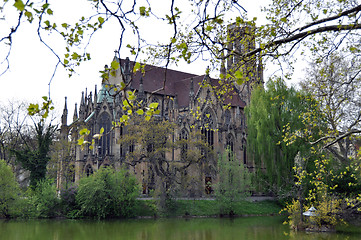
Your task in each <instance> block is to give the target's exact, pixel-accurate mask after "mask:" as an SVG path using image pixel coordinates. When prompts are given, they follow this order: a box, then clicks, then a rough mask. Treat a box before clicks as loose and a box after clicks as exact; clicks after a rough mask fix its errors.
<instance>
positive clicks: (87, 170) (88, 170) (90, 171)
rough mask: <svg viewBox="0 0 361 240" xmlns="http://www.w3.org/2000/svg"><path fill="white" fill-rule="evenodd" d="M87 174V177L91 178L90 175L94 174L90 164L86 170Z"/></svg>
mask: <svg viewBox="0 0 361 240" xmlns="http://www.w3.org/2000/svg"><path fill="white" fill-rule="evenodd" d="M85 173H86V176H87V177H89V176H90V175H92V174H93V168H92V166H90V164H88V165H87V166H86V168H85Z"/></svg>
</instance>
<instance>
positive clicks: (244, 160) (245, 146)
mask: <svg viewBox="0 0 361 240" xmlns="http://www.w3.org/2000/svg"><path fill="white" fill-rule="evenodd" d="M242 149H243V163H244V164H247V142H246V140H245V139H243V140H242Z"/></svg>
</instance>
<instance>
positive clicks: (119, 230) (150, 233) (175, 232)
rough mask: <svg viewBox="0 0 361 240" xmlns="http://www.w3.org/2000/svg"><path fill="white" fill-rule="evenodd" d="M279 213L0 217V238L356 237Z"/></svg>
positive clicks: (331, 239)
mask: <svg viewBox="0 0 361 240" xmlns="http://www.w3.org/2000/svg"><path fill="white" fill-rule="evenodd" d="M283 220H284V219H283V218H282V217H248V218H236V219H218V218H196V219H157V220H154V219H139V220H112V221H89V220H88V221H87V220H32V221H4V220H0V239H1V240H2V239H7V240H15V239H16V240H17V239H19V240H20V239H21V240H23V239H27V240H35V239H36V240H43V239H44V240H45V239H46V240H49V239H53V240H63V239H64V240H65V239H66V240H68V239H73V240H84V239H86V240H93V239H94V240H95V239H102V240H107V239H109V240H120V239H127V240H153V239H154V240H155V239H157V240H163V239H167V240H168V239H172V240H173V239H174V240H178V239H179V240H181V239H182V240H190V239H192V240H217V239H222V240H229V239H247V240H252V239H254V240H260V239H262V240H264V239H266V240H275V239H277V240H282V239H297V240H299V239H302V240H313V239H317V240H318V239H325V240H336V239H349V240H353V239H359V238H357V236H354V235H347V234H317V233H312V234H306V233H295V232H290V231H289V229H288V227H287V226H285V225H283V224H282V222H283Z"/></svg>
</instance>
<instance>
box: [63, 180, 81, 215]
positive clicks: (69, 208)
mask: <svg viewBox="0 0 361 240" xmlns="http://www.w3.org/2000/svg"><path fill="white" fill-rule="evenodd" d="M77 193H78V188H77V187H76V186H70V187H68V188H66V189H63V190H62V191H61V194H60V203H61V204H60V205H61V209H62V212H63V214H64V215H66V216H67V217H69V218H75V217H76V216H77V214H78V212H79V206H78V204H77V203H76V194H77Z"/></svg>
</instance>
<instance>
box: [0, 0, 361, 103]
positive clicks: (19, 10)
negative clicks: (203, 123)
mask: <svg viewBox="0 0 361 240" xmlns="http://www.w3.org/2000/svg"><path fill="white" fill-rule="evenodd" d="M3 3H4V4H3V6H2V8H1V11H2V12H4V13H10V12H13V11H10V10H16V13H15V14H14V15H16V17H15V18H12V17H13V15H11V14H5V19H6V20H9V21H10V22H11V23H12V25H11V26H9V27H8V29H7V31H3V32H4V33H3V35H2V36H1V37H0V42H1V44H3V46H4V47H5V48H6V49H7V51H4V52H5V54H4V55H3V56H2V58H3V59H4V60H5V61H4V64H5V65H6V66H5V71H7V70H8V69H9V64H10V61H9V59H10V55H11V50H12V46H13V44H14V39H15V38H16V33H17V32H18V31H20V29H21V28H20V26H21V25H23V24H26V23H27V22H28V23H30V24H33V25H36V27H37V28H36V31H37V34H38V37H39V41H40V42H41V43H42V44H44V45H45V46H46V47H47V48H48V49H49V51H50V53H51V54H53V55H54V56H55V57H56V59H57V63H56V65H55V67H54V72H55V71H56V69H57V67H58V66H59V65H61V66H63V67H65V68H66V69H67V70H68V71H69V75H72V74H73V73H74V71H75V70H76V67H77V66H78V65H80V63H81V62H84V61H88V60H90V59H91V56H90V54H89V52H88V49H87V46H88V44H87V43H89V42H90V41H91V40H92V37H93V36H94V35H95V34H96V33H98V32H100V31H101V30H102V29H103V28H105V26H107V25H110V24H112V26H113V28H114V29H115V28H117V27H119V30H120V31H119V35H118V36H117V38H118V37H119V47H118V53H117V54H119V52H120V50H121V49H123V48H127V49H129V52H130V53H131V54H132V55H133V56H134V58H135V59H134V60H135V61H136V60H137V58H138V57H141V58H143V59H145V58H146V57H145V56H144V55H142V53H143V52H148V56H150V58H152V59H155V60H157V61H158V62H159V61H162V60H165V61H163V65H164V66H166V67H168V65H169V64H170V63H171V62H176V63H177V62H179V61H180V60H184V61H185V62H187V63H191V62H194V61H195V60H196V59H199V58H201V59H204V60H211V61H210V64H211V65H212V66H214V67H216V68H217V69H220V68H221V65H222V64H221V62H222V61H223V60H226V59H229V58H232V57H236V58H237V60H238V61H239V62H238V64H236V65H235V66H233V70H230V71H229V75H226V76H224V77H226V78H227V79H233V80H235V81H236V82H238V83H242V82H245V81H247V80H248V79H247V78H249V77H246V76H245V75H244V74H242V71H241V66H244V65H245V64H246V63H252V62H254V60H255V56H256V55H259V57H260V58H262V57H263V58H264V57H271V58H273V59H275V60H276V62H281V61H280V59H284V60H287V61H286V62H285V63H286V64H289V63H291V62H293V60H294V57H293V56H294V54H293V53H295V52H296V51H297V50H298V49H300V48H299V47H300V45H302V44H304V45H306V47H307V49H310V51H311V54H319V53H322V56H324V55H325V54H326V55H327V54H328V53H330V52H332V51H334V50H335V49H337V48H346V49H350V50H352V51H355V52H357V51H358V49H360V47H359V41H358V38H357V35H358V33H359V30H360V28H361V25H360V24H359V23H358V16H359V14H360V10H361V5H360V4H359V3H358V2H357V1H353V0H342V1H333V0H327V1H313V2H310V1H299V0H292V1H289V0H281V1H276V0H274V1H272V2H271V4H270V5H269V6H268V7H265V8H264V10H263V11H264V14H265V15H267V16H268V18H267V20H268V22H266V23H263V24H261V25H259V26H258V27H257V28H255V19H252V20H248V19H247V16H246V9H244V8H243V7H242V6H241V5H240V3H239V2H238V1H233V0H232V1H231V0H214V1H211V0H208V1H198V0H190V1H187V2H184V1H183V2H182V5H181V6H180V5H179V4H178V3H177V2H176V1H174V0H170V1H167V3H166V6H167V8H166V10H164V11H158V10H157V8H156V7H155V6H156V5H155V2H152V1H133V2H131V3H129V2H122V1H102V0H94V1H88V4H89V5H90V6H91V7H92V8H91V10H90V11H89V12H88V13H87V14H86V15H84V16H83V17H81V18H80V19H79V20H78V21H75V22H67V21H66V20H65V19H61V20H58V19H57V18H55V17H54V15H56V12H57V10H58V9H56V6H55V5H54V4H52V3H49V2H48V1H45V0H43V1H39V2H31V1H22V0H17V1H16V2H15V3H14V4H11V3H10V2H9V1H7V0H4V1H3ZM162 9H164V6H162ZM152 21H154V24H153V25H154V26H161V27H158V28H162V29H167V30H168V31H166V32H167V33H168V34H167V36H166V37H165V39H162V40H160V41H159V42H158V43H157V42H156V41H157V40H156V41H154V42H152V41H151V40H150V39H148V38H147V36H146V35H145V34H144V28H142V24H144V23H145V22H152ZM233 23H235V24H236V25H237V26H249V27H250V28H249V30H247V31H248V33H247V34H248V35H251V34H254V37H255V39H256V42H257V43H259V44H258V46H257V47H256V48H254V49H235V48H233V47H230V46H233V45H232V42H233V41H234V40H236V39H237V38H239V36H231V35H230V34H229V32H228V30H227V28H226V27H225V26H228V25H229V24H233ZM163 27H164V28H163ZM47 34H50V35H53V36H59V37H60V38H61V39H63V40H64V43H65V49H64V50H59V49H57V48H55V46H54V45H53V44H52V42H51V40H50V39H49V40H48V38H47V37H46V36H47ZM162 35H164V34H162ZM237 40H238V39H237ZM240 41H243V43H246V42H245V41H248V40H247V38H245V39H243V40H242V39H241V40H240ZM241 45H244V46H245V44H241ZM79 48H80V49H79ZM301 49H302V48H301ZM301 53H304V54H307V53H308V52H307V51H304V49H303V50H301ZM63 56H64V57H63ZM117 57H119V56H117ZM1 62H3V61H1ZM140 67H141V66H140V65H137V66H135V68H134V69H135V70H140V69H141V68H140ZM117 68H119V66H117V64H116V63H112V64H111V66H110V67H109V70H116V69H117ZM103 73H104V72H103ZM164 80H165V81H166V73H165V79H164ZM45 101H46V100H45Z"/></svg>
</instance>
